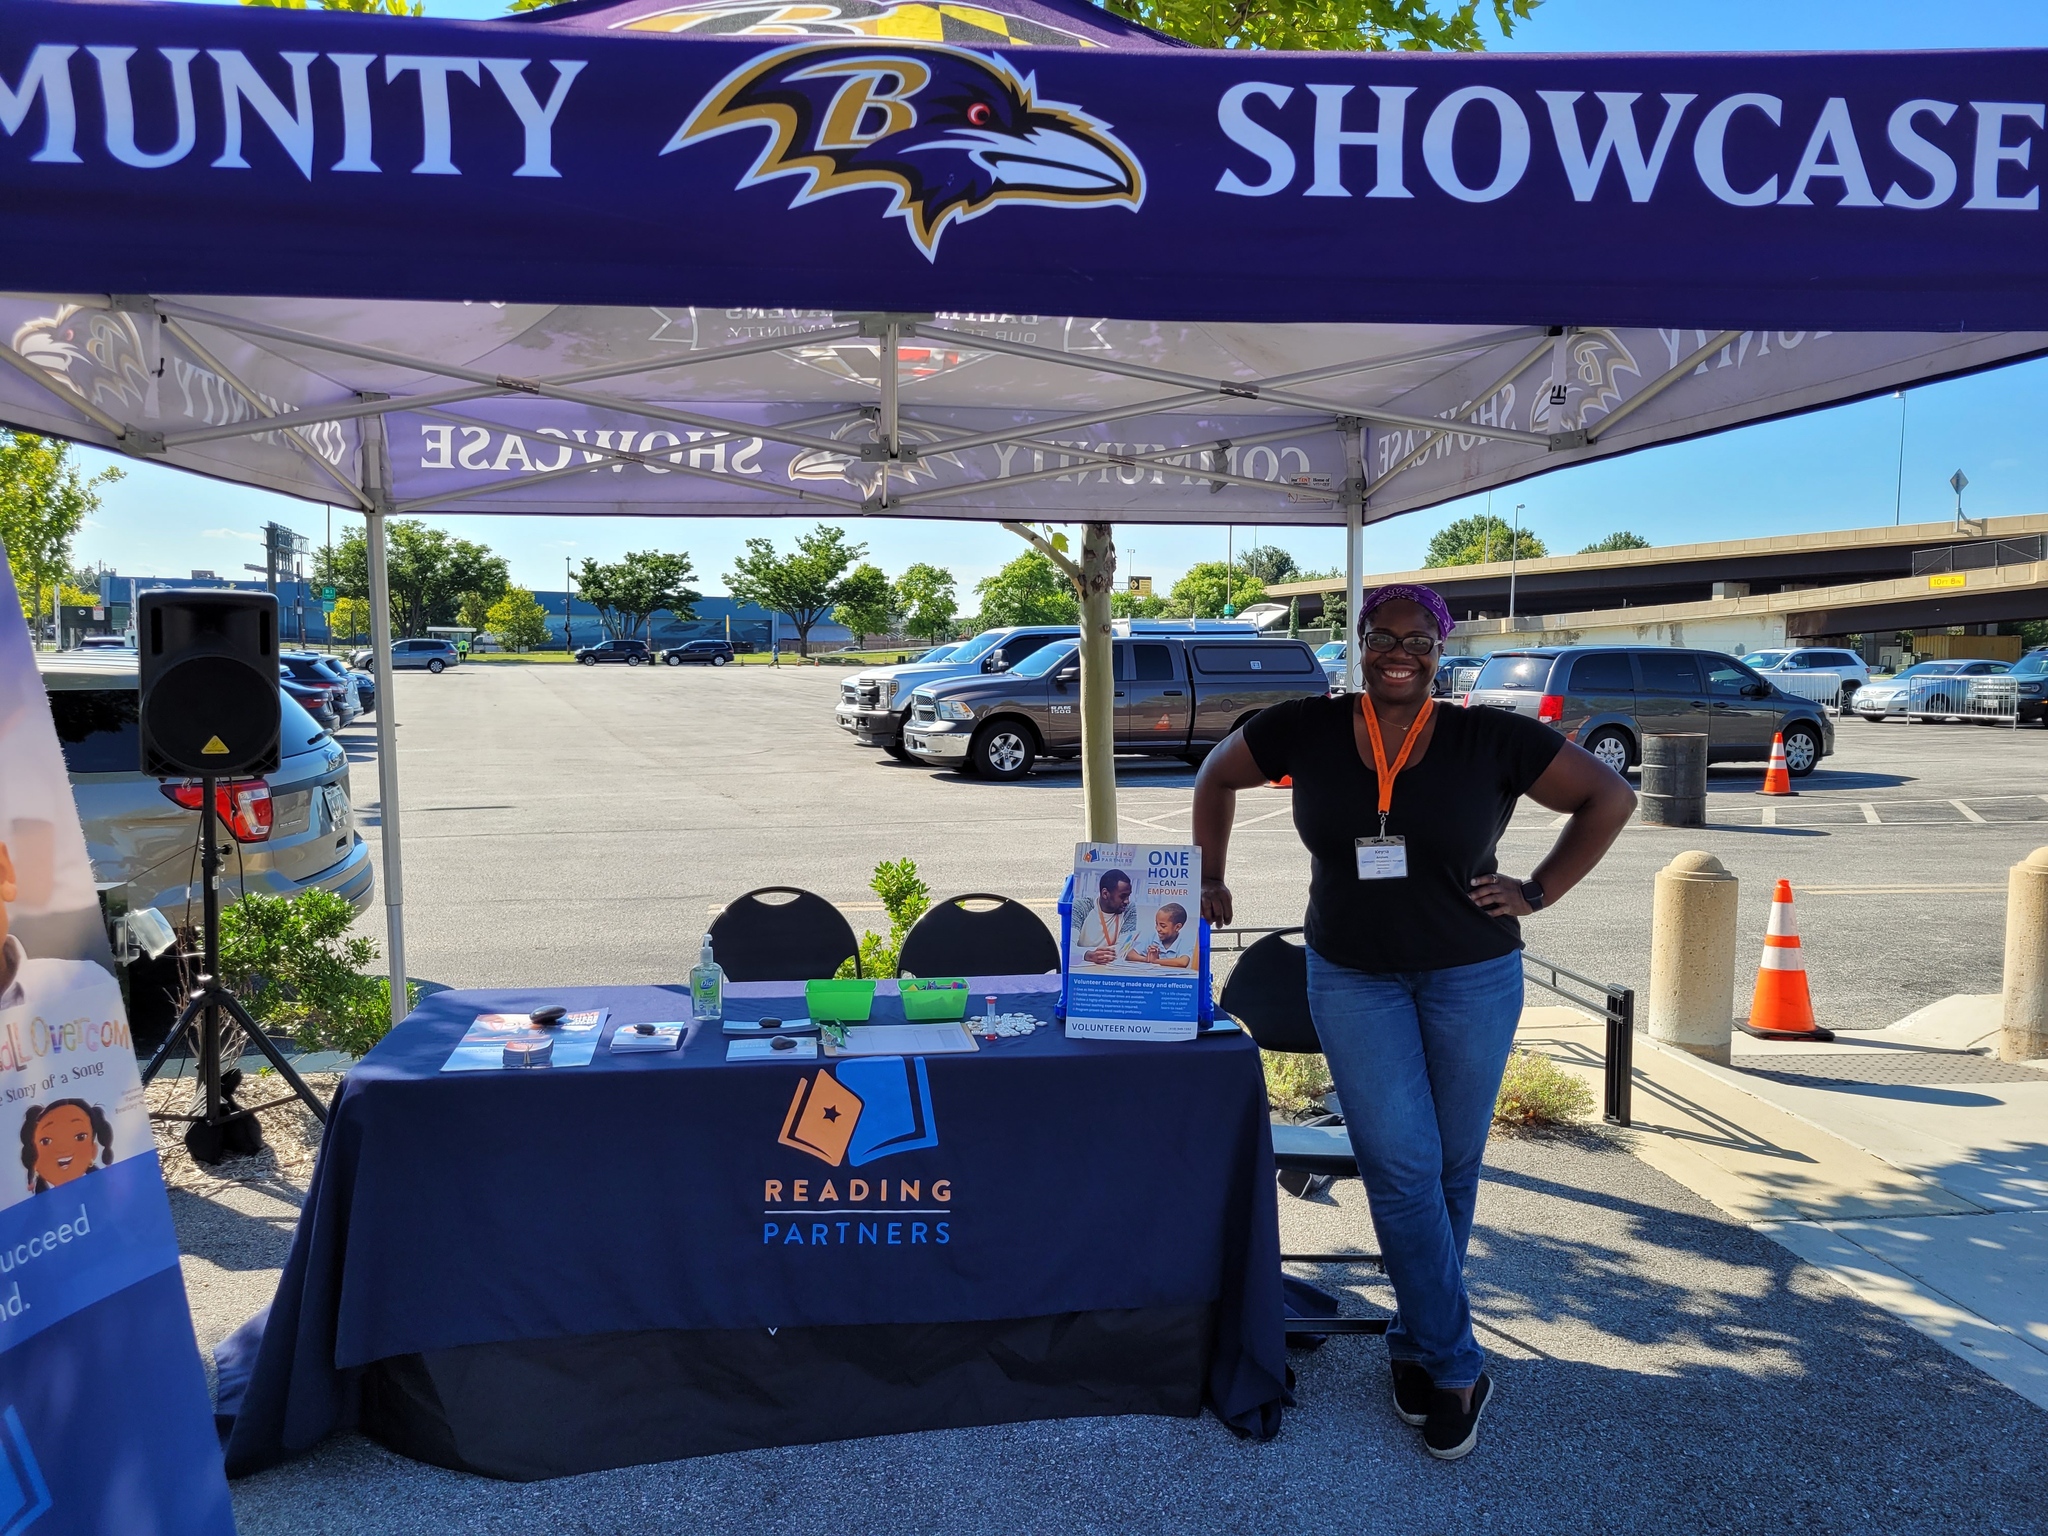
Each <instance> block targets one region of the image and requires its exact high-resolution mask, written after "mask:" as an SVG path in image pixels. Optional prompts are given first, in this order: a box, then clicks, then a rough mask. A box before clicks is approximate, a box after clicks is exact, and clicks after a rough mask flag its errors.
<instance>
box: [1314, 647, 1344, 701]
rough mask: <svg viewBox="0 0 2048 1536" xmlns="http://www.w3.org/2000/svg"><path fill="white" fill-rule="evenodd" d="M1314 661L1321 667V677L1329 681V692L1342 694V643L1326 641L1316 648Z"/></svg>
mask: <svg viewBox="0 0 2048 1536" xmlns="http://www.w3.org/2000/svg"><path fill="white" fill-rule="evenodd" d="M1316 660H1317V661H1319V662H1321V663H1322V665H1323V676H1325V677H1327V678H1328V679H1329V680H1330V692H1332V693H1342V692H1343V691H1344V685H1345V680H1346V679H1345V673H1344V642H1343V641H1342V640H1326V641H1324V642H1323V643H1322V644H1321V645H1319V646H1317V647H1316Z"/></svg>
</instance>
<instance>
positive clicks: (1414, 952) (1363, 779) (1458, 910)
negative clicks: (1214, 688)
mask: <svg viewBox="0 0 2048 1536" xmlns="http://www.w3.org/2000/svg"><path fill="white" fill-rule="evenodd" d="M1358 697H1359V696H1358V695H1355V694H1352V695H1344V696H1341V697H1336V698H1318V699H1295V700H1291V701H1290V702H1288V703H1285V704H1276V705H1274V706H1273V707H1272V708H1271V709H1268V710H1266V711H1264V712H1263V713H1261V714H1259V715H1258V716H1257V717H1255V718H1254V719H1253V720H1251V721H1250V722H1249V723H1247V724H1246V726H1245V728H1244V739H1245V745H1246V746H1248V747H1250V748H1251V752H1252V758H1253V760H1254V761H1256V762H1257V763H1258V765H1259V770H1260V771H1261V772H1262V773H1264V774H1265V775H1266V777H1268V778H1271V779H1277V778H1281V777H1283V776H1292V778H1293V780H1294V827H1295V830H1296V831H1297V832H1299V833H1300V834H1301V840H1302V842H1303V844H1304V845H1305V846H1306V847H1307V848H1308V851H1309V855H1310V857H1311V859H1312V860H1313V874H1312V876H1311V879H1310V883H1309V898H1308V942H1309V947H1310V948H1312V949H1314V950H1315V952H1316V953H1317V954H1319V955H1321V956H1322V957H1323V958H1324V959H1325V960H1331V961H1335V962H1336V963H1337V964H1338V965H1346V966H1350V967H1351V968H1352V969H1353V970H1359V971H1375V972H1389V971H1435V970H1443V969H1446V968H1448V967H1450V966H1454V965H1473V964H1476V963H1477V962H1479V961H1481V960H1493V959H1497V958H1499V957H1500V956H1502V955H1505V954H1509V953H1512V952H1513V951H1515V950H1517V949H1520V948H1521V947H1522V930H1521V925H1520V924H1519V923H1517V922H1516V921H1515V920H1514V919H1513V918H1511V917H1489V916H1488V915H1487V914H1486V913H1485V912H1484V911H1482V910H1481V909H1480V908H1479V907H1478V906H1476V905H1474V904H1473V901H1472V898H1471V897H1470V895H1468V894H1467V892H1468V890H1469V887H1470V884H1471V881H1472V879H1473V878H1474V877H1475V876H1477V875H1490V874H1492V873H1494V872H1495V871H1496V869H1497V868H1498V867H1499V866H1498V864H1497V862H1496V861H1495V858H1494V850H1495V848H1496V846H1497V845H1498V844H1499V842H1500V835H1501V833H1502V832H1503V831H1505V830H1506V829H1507V824H1508V818H1509V817H1510V816H1512V815H1513V814H1514V810H1515V801H1516V800H1518V799H1519V798H1520V797H1521V796H1522V795H1523V794H1524V793H1526V792H1527V790H1528V788H1529V786H1530V785H1531V784H1534V783H1535V782H1536V780H1537V779H1538V778H1539V777H1541V776H1542V773H1543V770H1544V769H1546V768H1548V767H1549V766H1550V762H1551V759H1552V758H1554V757H1556V756H1557V754H1558V752H1559V750H1560V749H1561V748H1562V747H1563V746H1564V738H1563V737H1562V736H1560V735H1559V734H1558V733H1557V732H1556V731H1554V730H1552V729H1551V728H1550V727H1549V726H1547V725H1544V724H1542V723H1541V722H1539V721H1535V720H1529V719H1525V718H1523V717H1522V716H1520V715H1511V714H1509V713H1507V712H1506V711H1504V710H1498V709H1446V708H1444V707H1443V706H1442V705H1438V706H1437V708H1436V710H1435V711H1434V714H1435V717H1436V730H1435V732H1434V734H1433V735H1432V736H1431V737H1430V742H1429V750H1428V751H1427V752H1425V753H1423V755H1422V761H1421V762H1419V763H1416V762H1411V763H1409V764H1408V766H1407V767H1406V768H1405V769H1403V770H1402V772H1401V774H1400V776H1399V777H1398V778H1397V779H1395V781H1394V803H1393V808H1392V809H1391V810H1390V811H1389V812H1388V814H1387V833H1388V835H1389V836H1392V837H1405V838H1406V839H1407V840H1408V874H1407V877H1406V878H1405V879H1398V880H1361V879H1359V878H1358V857H1357V840H1358V839H1359V838H1361V837H1377V836H1378V835H1379V830H1380V814H1379V804H1380V801H1379V780H1378V776H1377V775H1376V774H1375V773H1374V772H1373V768H1372V763H1371V760H1370V757H1369V755H1368V756H1367V757H1365V758H1361V757H1360V756H1359V751H1358V744H1357V741H1356V739H1355V737H1354V736H1353V734H1352V722H1353V721H1354V720H1355V719H1356V718H1357V711H1358ZM1398 751H1399V748H1398V747H1397V746H1395V745H1394V744H1392V743H1389V745H1388V754H1387V755H1388V758H1389V759H1390V760H1391V759H1392V757H1393V756H1394V754H1395V753H1396V752H1398Z"/></svg>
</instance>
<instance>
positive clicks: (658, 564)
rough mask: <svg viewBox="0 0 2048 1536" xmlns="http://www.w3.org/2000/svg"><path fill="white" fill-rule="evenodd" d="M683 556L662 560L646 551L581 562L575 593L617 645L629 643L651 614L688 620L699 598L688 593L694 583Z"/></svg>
mask: <svg viewBox="0 0 2048 1536" xmlns="http://www.w3.org/2000/svg"><path fill="white" fill-rule="evenodd" d="M696 574H697V573H696V572H695V571H694V570H693V569H692V568H691V565H690V557H689V556H688V555H682V554H677V555H668V554H663V553H661V552H660V551H659V550H652V549H646V550H641V551H640V552H639V553H637V554H630V555H626V556H624V557H622V558H621V559H618V560H615V561H613V562H612V563H611V564H609V565H601V564H599V563H598V562H597V561H595V560H591V559H585V560H584V562H583V566H582V569H580V570H579V571H578V572H577V573H576V590H577V592H578V593H580V594H581V595H582V597H583V600H584V601H585V602H587V603H589V604H590V605H591V606H592V607H594V608H596V609H597V611H598V617H599V618H601V619H602V620H603V621H604V627H605V628H606V629H607V630H609V631H610V632H611V633H612V634H614V635H617V636H619V637H620V638H622V639H631V638H633V637H634V636H636V635H638V634H639V633H640V631H641V630H642V629H644V628H645V627H646V625H647V621H648V620H649V619H651V618H653V617H654V616H655V615H656V614H657V613H662V612H668V613H672V614H674V615H675V616H676V617H677V618H679V619H694V618H696V617H697V610H696V608H695V607H693V606H692V605H693V604H694V603H695V602H696V601H697V599H698V598H700V597H702V596H703V595H704V594H703V593H701V592H697V591H694V590H693V589H692V588H691V586H690V583H691V582H692V581H694V580H695V579H696Z"/></svg>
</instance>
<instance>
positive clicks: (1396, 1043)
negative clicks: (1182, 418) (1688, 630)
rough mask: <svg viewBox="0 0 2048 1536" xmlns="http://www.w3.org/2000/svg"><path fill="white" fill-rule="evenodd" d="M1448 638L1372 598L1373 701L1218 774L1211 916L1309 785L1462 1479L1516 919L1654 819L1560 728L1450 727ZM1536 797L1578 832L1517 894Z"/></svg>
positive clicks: (1407, 1269) (1321, 962)
mask: <svg viewBox="0 0 2048 1536" xmlns="http://www.w3.org/2000/svg"><path fill="white" fill-rule="evenodd" d="M1450 630H1451V616H1450V613H1449V611H1448V610H1447V609H1446V608H1445V607H1444V602H1443V599H1442V598H1441V597H1439V596H1438V595H1437V594H1436V593H1435V592H1433V591H1431V590H1430V589H1429V588H1427V587H1414V586H1391V587H1381V588H1380V589H1379V590H1377V591H1375V592H1371V593H1368V594H1367V595H1366V597H1365V598H1364V600H1363V601H1362V602H1361V604H1360V619H1359V637H1360V639H1362V640H1363V641H1364V644H1365V667H1364V676H1365V691H1364V692H1363V693H1360V694H1354V695H1342V696H1338V697H1325V698H1311V699H1301V700H1298V701H1295V702H1292V703H1287V704H1281V705H1277V706H1276V707H1274V708H1272V709H1269V710H1267V711H1265V712H1264V713H1263V714H1261V715H1258V716H1257V717H1255V718H1254V719H1253V720H1252V721H1251V722H1250V723H1248V724H1247V725H1246V726H1245V727H1244V729H1243V730H1241V731H1239V732H1237V733H1235V734H1234V735H1232V736H1231V737H1230V738H1229V740H1227V741H1226V742H1224V744H1223V746H1222V747H1220V748H1219V749H1218V750H1217V751H1216V753H1215V754H1214V755H1213V756H1212V757H1210V759H1209V760H1208V762H1207V763H1206V764H1204V765H1203V768H1202V772H1201V775H1200V776H1199V777H1198V778H1197V779H1196V781H1195V814H1194V835H1195V841H1196V842H1197V843H1199V844H1200V845H1201V849H1202V872H1203V873H1202V914H1203V916H1205V917H1207V918H1209V919H1210V920H1211V921H1213V922H1219V923H1227V922H1229V921H1230V920H1231V916H1232V910H1231V909H1232V901H1231V894H1230V887H1229V886H1228V885H1227V884H1226V883H1225V881H1224V869H1225V864H1226V861H1227V857H1228V853H1229V846H1230V828H1231V822H1232V820H1233V818H1234V816H1235V814H1236V802H1237V791H1239V790H1240V789H1249V788H1251V787H1253V786H1254V785H1257V784H1261V783H1265V782H1268V781H1270V780H1274V779H1279V778H1282V777H1283V776H1291V777H1292V779H1293V781H1294V824H1295V828H1296V830H1297V831H1298V832H1299V833H1300V835H1301V840H1302V842H1303V843H1304V844H1306V845H1307V847H1308V850H1309V854H1310V856H1311V869H1312V873H1311V878H1310V886H1309V907H1308V923H1307V937H1308V992H1309V1008H1310V1012H1311V1014H1312V1016H1313V1017H1314V1020H1315V1026H1316V1033H1317V1035H1318V1036H1319V1037H1320V1038H1321V1041H1322V1045H1323V1051H1324V1054H1325V1055H1326V1056H1327V1058H1328V1060H1329V1064H1330V1075H1331V1077H1332V1078H1333V1079H1334V1081H1335V1082H1336V1085H1337V1097H1338V1101H1339V1102H1340V1103H1341V1104H1342V1105H1343V1106H1344V1113H1345V1117H1346V1126H1347V1129H1348V1131H1349V1133H1350V1137H1351V1143H1352V1148H1353V1150H1354V1151H1355V1153H1356V1154H1357V1158H1358V1168H1359V1173H1360V1175H1361V1176H1362V1177H1363V1179H1364V1180H1365V1188H1366V1195H1367V1198H1368V1199H1369V1201H1370V1202H1371V1206H1372V1214H1373V1225H1374V1227H1375V1229H1376V1230H1377V1231H1378V1233H1379V1237H1380V1245H1381V1249H1382V1252H1383V1253H1384V1254H1385V1256H1386V1264H1387V1274H1388V1277H1389V1278H1390V1279H1391V1280H1392V1281H1393V1283H1394V1293H1395V1296H1396V1298H1397V1299H1398V1301H1399V1304H1400V1315H1399V1316H1398V1317H1397V1318H1396V1320H1395V1322H1394V1325H1393V1326H1392V1328H1390V1329H1389V1330H1388V1333H1387V1351H1388V1355H1389V1357H1390V1358H1391V1360H1392V1362H1393V1374H1394V1398H1395V1403H1396V1406H1397V1408H1398V1409H1399V1411H1400V1413H1401V1415H1402V1417H1404V1418H1405V1419H1407V1420H1408V1422H1409V1423H1411V1424H1420V1425H1423V1426H1424V1430H1423V1438H1424V1443H1425V1445H1426V1446H1427V1448H1428V1450H1429V1452H1430V1454H1431V1455H1433V1456H1437V1457H1440V1458H1444V1459H1455V1458H1456V1457H1459V1456H1463V1455H1464V1454H1465V1453H1466V1452H1467V1451H1469V1450H1470V1449H1471V1448H1472V1445H1473V1444H1474V1442H1475V1441H1476V1439H1477V1435H1478V1426H1479V1416H1480V1413H1481V1412H1482V1411H1483V1410H1484V1408H1485V1406H1486V1401H1487V1398H1488V1396H1489V1394H1490V1393H1491V1391H1492V1385H1491V1382H1490V1380H1489V1379H1488V1377H1487V1376H1486V1375H1485V1373H1484V1372H1483V1371H1482V1370H1481V1366H1482V1365H1483V1364H1484V1360H1485V1356H1484V1355H1483V1353H1482V1352H1481V1350H1480V1348H1479V1346H1478V1343H1477V1342H1476V1341H1475V1340H1474V1338H1473V1335H1472V1319H1471V1309H1470V1305H1469V1303H1468V1301H1467V1298H1466V1294H1465V1282H1464V1263H1465V1248H1466V1243H1467V1240H1468V1239H1469V1238H1470V1236H1471V1232H1472V1212H1473V1205H1474V1201H1475V1199H1476V1197H1477V1194H1478V1186H1479V1163H1480V1158H1481V1155H1482V1154H1483V1153H1484V1151H1485V1147H1486V1133H1487V1127H1488V1126H1489V1124H1490V1123H1491V1121H1492V1116H1493V1106H1494V1100H1495V1096H1496V1095H1497V1094H1498V1092H1499V1090H1500V1081H1501V1072H1502V1069H1503V1068H1504V1066H1505V1065H1506V1062H1507V1055H1508V1049H1509V1047H1510V1045H1511V1044H1512V1043H1513V1040H1514V1033H1515V1025H1516V1023H1517V1021H1518V1020H1519V1018H1520V1016H1521V1011H1522V962H1521V955H1520V953H1519V951H1520V949H1521V946H1522V941H1521V930H1520V926H1519V924H1518V923H1517V921H1516V919H1517V918H1520V917H1526V916H1528V915H1529V914H1531V913H1533V912H1536V911H1540V910H1541V909H1542V908H1543V907H1545V906H1547V905H1549V904H1550V903H1552V902H1555V901H1556V900H1558V899H1559V898H1560V897H1562V896H1563V895H1564V894H1565V893H1566V892H1567V891H1569V890H1570V889H1571V888H1572V887H1573V886H1574V885H1576V884H1577V883H1578V882H1579V881H1580V880H1581V879H1583V878H1584V877H1585V876H1586V874H1587V873H1588V872H1589V871H1590V870H1591V869H1592V868H1593V866H1594V865H1595V864H1597V863H1598V862H1599V860H1600V858H1601V856H1602V855H1603V854H1604V853H1605V852H1606V851H1607V848H1608V846H1609V845H1610V844H1611V843H1612V842H1613V841H1614V838H1615V836H1616V834H1618V833H1619V832H1620V831H1621V828H1622V825H1623V824H1624V823H1625V822H1626V821H1627V820H1628V818H1629V815H1630V813H1631V812H1632V811H1633V810H1634V808H1635V795H1634V794H1633V793H1632V792H1631V791H1630V789H1629V787H1628V785H1627V784H1626V783H1625V782H1623V781H1622V780H1621V779H1620V778H1618V777H1617V776H1616V775H1615V774H1614V773H1613V771H1612V770H1610V769H1608V768H1606V767H1604V766H1603V765H1602V764H1601V763H1600V762H1598V761H1597V760H1596V759H1595V758H1593V757H1592V756H1590V755H1589V754H1587V753H1586V752H1584V751H1582V750H1581V749H1580V748H1578V747H1576V746H1574V745H1572V744H1571V743H1570V742H1567V741H1565V740H1564V739H1563V737H1561V736H1559V735H1558V734H1557V733H1556V732H1555V731H1553V730H1551V729H1550V728H1549V727H1548V726H1545V725H1542V724H1539V723H1538V722H1537V721H1534V720H1531V719H1528V718H1526V717H1522V716H1518V715H1512V714H1509V713H1506V712H1504V711H1499V710H1490V709H1470V710H1466V709H1438V708H1436V706H1435V702H1434V700H1432V698H1431V697H1430V685H1431V683H1432V681H1433V680H1434V678H1435V674H1436V665H1437V659H1438V653H1439V651H1440V649H1441V647H1442V643H1443V637H1444V636H1445V635H1447V634H1449V633H1450ZM1425 766H1426V771H1424V772H1416V771H1415V770H1417V769H1421V768H1424V767H1425ZM1525 794H1526V795H1528V796H1529V797H1530V798H1532V799H1533V800H1535V801H1536V802H1537V803H1538V804H1539V805H1543V806H1547V807H1549V808H1550V809H1552V810H1555V811H1563V812H1565V813H1566V814H1567V816H1568V817H1569V821H1568V822H1567V824H1566V826H1565V829H1564V831H1563V832H1562V833H1561V834H1560V836H1559V837H1558V840H1557V844H1556V846H1555V847H1553V848H1552V850H1551V852H1550V855H1549V857H1548V858H1546V859H1544V860H1543V862H1542V863H1541V864H1539V865H1537V867H1536V870H1535V873H1534V876H1533V877H1532V878H1530V879H1528V880H1522V881H1518V880H1515V879H1514V878H1512V877H1510V876H1506V875H1503V874H1501V873H1500V870H1499V864H1498V861H1497V859H1496V850H1497V848H1498V845H1499V842H1500V835H1501V833H1502V831H1503V830H1505V828H1506V827H1507V824H1508V820H1509V818H1510V817H1511V816H1512V815H1513V814H1514V809H1515V804H1516V802H1517V801H1518V800H1519V799H1520V798H1521V797H1522V796H1523V795H1525Z"/></svg>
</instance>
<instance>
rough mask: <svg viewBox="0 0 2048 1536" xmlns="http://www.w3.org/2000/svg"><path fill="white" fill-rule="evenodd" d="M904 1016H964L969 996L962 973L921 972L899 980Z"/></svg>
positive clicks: (916, 1017)
mask: <svg viewBox="0 0 2048 1536" xmlns="http://www.w3.org/2000/svg"><path fill="white" fill-rule="evenodd" d="M897 990H898V991H899V992H900V993H901V994H902V997H903V1017H904V1018H906V1019H910V1020H913V1021H918V1022H923V1021H930V1020H935V1019H964V1018H966V1017H967V999H968V996H969V992H968V987H967V978H966V977H964V976H923V977H917V978H914V979H912V980H908V981H903V982H899V983H898V984H897Z"/></svg>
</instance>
